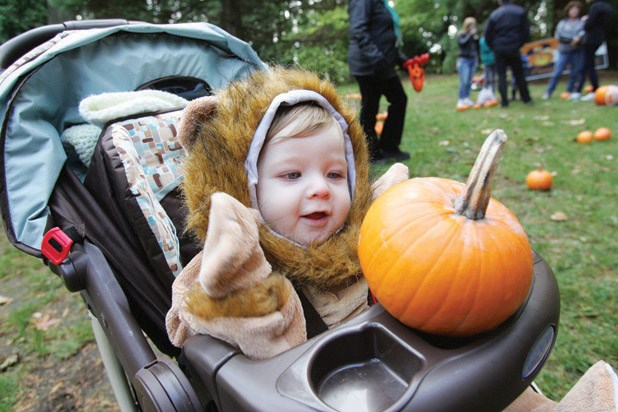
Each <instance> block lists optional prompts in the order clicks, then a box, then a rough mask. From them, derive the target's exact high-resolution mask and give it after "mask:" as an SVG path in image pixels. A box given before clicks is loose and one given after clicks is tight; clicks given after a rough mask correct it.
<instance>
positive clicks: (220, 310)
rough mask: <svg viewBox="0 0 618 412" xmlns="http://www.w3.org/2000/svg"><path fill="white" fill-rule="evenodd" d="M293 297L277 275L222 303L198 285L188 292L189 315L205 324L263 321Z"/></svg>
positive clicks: (222, 299)
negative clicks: (229, 319)
mask: <svg viewBox="0 0 618 412" xmlns="http://www.w3.org/2000/svg"><path fill="white" fill-rule="evenodd" d="M290 293H291V287H290V286H289V283H286V282H285V279H284V278H283V276H281V275H276V274H273V275H271V276H269V277H268V278H266V279H264V281H262V282H259V283H258V284H256V285H254V286H252V287H250V288H246V289H239V290H235V291H233V292H231V293H229V294H227V295H226V296H225V297H223V298H218V299H216V298H212V297H210V296H209V295H207V294H206V293H205V292H204V289H202V287H201V286H200V284H199V283H195V284H194V285H193V287H192V288H191V289H189V291H188V292H187V295H186V307H187V311H188V312H189V313H191V314H193V315H195V316H197V317H198V318H200V319H203V320H212V319H216V318H221V317H234V318H249V317H259V316H265V315H268V314H270V313H273V312H275V311H278V310H280V309H281V308H282V307H283V305H285V303H286V302H287V301H288V299H289V298H290Z"/></svg>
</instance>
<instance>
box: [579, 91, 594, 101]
mask: <svg viewBox="0 0 618 412" xmlns="http://www.w3.org/2000/svg"><path fill="white" fill-rule="evenodd" d="M593 100H594V93H593V92H590V93H588V94H587V95H585V96H583V97H582V98H581V101H582V102H591V101H593Z"/></svg>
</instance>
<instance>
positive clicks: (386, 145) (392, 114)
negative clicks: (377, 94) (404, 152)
mask: <svg viewBox="0 0 618 412" xmlns="http://www.w3.org/2000/svg"><path fill="white" fill-rule="evenodd" d="M384 96H385V97H386V100H387V101H388V103H389V106H388V116H387V117H386V120H385V121H384V128H383V129H382V136H381V137H380V149H381V150H382V151H383V152H384V153H385V154H388V152H391V153H393V152H395V153H398V152H399V151H400V149H399V144H400V143H401V137H402V135H403V126H404V122H405V118H406V106H407V104H408V96H406V92H405V91H404V90H403V86H402V85H401V80H400V79H399V77H397V76H395V77H391V78H389V79H387V80H385V87H384Z"/></svg>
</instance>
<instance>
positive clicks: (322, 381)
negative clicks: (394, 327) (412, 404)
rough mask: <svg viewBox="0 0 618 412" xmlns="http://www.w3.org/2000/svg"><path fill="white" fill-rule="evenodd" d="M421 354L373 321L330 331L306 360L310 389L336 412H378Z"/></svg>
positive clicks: (401, 389)
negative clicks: (330, 335)
mask: <svg viewBox="0 0 618 412" xmlns="http://www.w3.org/2000/svg"><path fill="white" fill-rule="evenodd" d="M422 365H423V361H422V360H421V358H420V357H419V356H418V355H417V354H416V353H415V352H413V351H412V350H411V349H410V348H409V347H407V346H406V345H405V344H403V343H402V342H401V341H400V340H398V339H397V338H396V337H395V336H394V335H392V334H391V333H390V332H388V331H387V330H385V329H384V328H382V327H380V326H379V325H368V326H367V327H365V328H363V329H361V330H355V331H347V332H345V333H342V334H339V335H337V336H334V337H333V339H329V341H328V342H326V343H325V344H324V345H321V346H320V348H319V349H318V350H317V351H316V353H314V356H313V357H312V359H311V362H310V364H309V377H310V384H311V387H312V390H313V391H314V394H315V395H316V396H317V397H318V398H319V399H320V400H321V401H322V402H324V403H325V404H327V405H328V406H330V407H331V408H333V409H335V410H337V411H367V412H369V411H384V410H385V409H388V408H389V407H390V406H392V405H393V404H394V403H395V402H397V400H398V399H400V398H401V396H402V395H403V394H404V393H405V392H406V390H407V389H408V388H409V387H410V384H411V382H412V378H413V377H414V375H415V374H416V373H417V372H418V371H420V369H421V367H422Z"/></svg>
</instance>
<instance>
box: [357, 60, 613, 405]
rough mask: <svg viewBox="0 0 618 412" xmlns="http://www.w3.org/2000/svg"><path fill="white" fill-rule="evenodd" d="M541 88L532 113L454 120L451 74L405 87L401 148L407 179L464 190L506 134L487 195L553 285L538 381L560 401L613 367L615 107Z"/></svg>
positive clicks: (535, 88) (495, 112) (475, 113)
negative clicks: (539, 176) (486, 146)
mask: <svg viewBox="0 0 618 412" xmlns="http://www.w3.org/2000/svg"><path fill="white" fill-rule="evenodd" d="M600 76H601V84H618V76H617V75H616V73H607V72H600ZM546 85H547V81H546V80H543V81H536V82H532V83H531V84H530V91H531V94H532V97H533V98H534V105H532V106H527V105H524V104H522V103H521V102H520V101H514V102H511V104H510V106H509V107H508V108H507V109H502V108H500V107H494V108H489V109H481V110H473V109H471V110H468V111H466V112H456V111H455V104H456V102H457V87H458V78H457V77H456V76H429V77H427V78H426V83H425V87H424V89H423V90H422V92H421V93H416V92H415V91H414V90H412V89H411V87H410V85H409V82H408V81H407V80H406V81H404V86H405V88H406V92H407V93H408V98H409V99H408V113H407V117H406V126H405V132H404V137H403V141H402V145H401V149H402V150H405V151H409V152H410V153H411V154H412V157H411V159H410V160H409V161H408V162H407V164H408V166H409V168H410V173H411V176H412V177H420V176H439V177H444V178H450V179H455V180H459V181H462V182H465V181H466V179H467V176H468V173H469V172H470V168H471V167H472V164H473V163H474V160H475V158H476V156H477V154H478V151H479V149H480V147H481V145H482V143H483V141H484V140H485V138H486V137H487V136H488V134H489V133H490V132H491V131H492V130H494V129H497V128H500V129H503V130H504V131H505V132H506V134H507V135H508V137H509V140H508V141H507V144H506V146H505V149H504V152H503V157H502V161H501V163H500V167H499V168H498V172H497V175H496V180H495V183H494V191H493V197H495V198H496V199H498V200H500V201H501V202H502V203H503V204H505V205H506V206H507V207H508V208H510V209H511V211H512V212H513V213H514V214H515V215H516V216H517V217H518V218H519V220H520V222H521V223H522V225H523V226H524V228H525V230H526V232H527V234H528V236H529V238H530V240H531V243H532V246H533V248H535V249H536V250H537V251H538V252H539V253H540V254H541V255H542V256H543V257H544V258H545V260H546V261H547V262H548V263H549V265H550V266H551V267H552V269H553V271H554V273H555V274H556V277H557V279H558V283H559V287H560V294H561V319H560V327H559V333H558V339H557V343H556V346H555V348H554V350H553V352H552V354H551V356H550V358H549V360H548V362H547V363H546V366H545V368H544V369H543V371H542V372H541V373H540V375H539V376H538V377H537V379H536V381H537V383H538V384H539V385H540V387H541V389H542V390H543V391H544V393H545V394H546V395H548V396H549V397H551V398H552V399H560V398H562V397H563V396H564V395H565V394H566V392H567V391H568V390H569V389H570V388H571V387H572V386H573V385H574V384H575V383H576V382H577V380H578V379H579V378H580V377H581V376H582V375H583V373H584V372H585V371H586V370H587V369H588V368H589V367H590V366H591V365H592V364H593V363H595V362H596V361H597V360H600V359H602V360H605V361H607V362H609V363H610V364H611V365H612V366H613V367H614V368H616V367H618V336H617V330H618V311H617V310H616V308H617V306H616V302H618V276H617V275H618V241H616V239H617V237H616V231H617V230H618V208H617V206H618V107H607V106H597V105H595V104H594V103H592V102H570V101H563V100H561V99H560V98H559V97H558V95H559V94H560V92H561V91H563V90H564V87H565V80H562V82H561V83H560V84H559V85H558V88H557V90H556V93H555V94H554V96H555V97H553V98H552V99H551V100H548V101H543V100H541V99H540V96H541V95H542V94H543V92H544V90H545V87H546ZM348 87H349V90H350V91H352V92H355V91H356V90H355V86H354V85H350V86H348ZM476 95H477V94H476V92H473V95H472V96H471V97H472V98H473V99H475V98H476ZM383 104H384V107H383V108H384V109H385V108H386V106H385V105H386V102H383ZM602 126H604V127H608V128H610V129H611V130H612V132H613V136H612V138H611V139H610V140H607V141H603V142H598V141H593V142H592V143H590V144H579V143H577V142H575V141H574V138H575V137H576V135H577V134H578V133H579V132H581V131H583V130H591V131H593V130H595V129H596V128H599V127H602ZM537 166H541V167H542V168H544V169H547V170H549V171H551V172H552V173H553V174H554V177H553V189H552V190H551V191H548V192H540V191H531V190H529V189H528V188H527V186H526V184H525V178H526V175H527V174H528V172H529V171H531V170H534V169H535V168H536V167H537ZM383 169H385V167H380V168H378V169H377V170H375V172H376V173H381V172H382V171H383Z"/></svg>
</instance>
